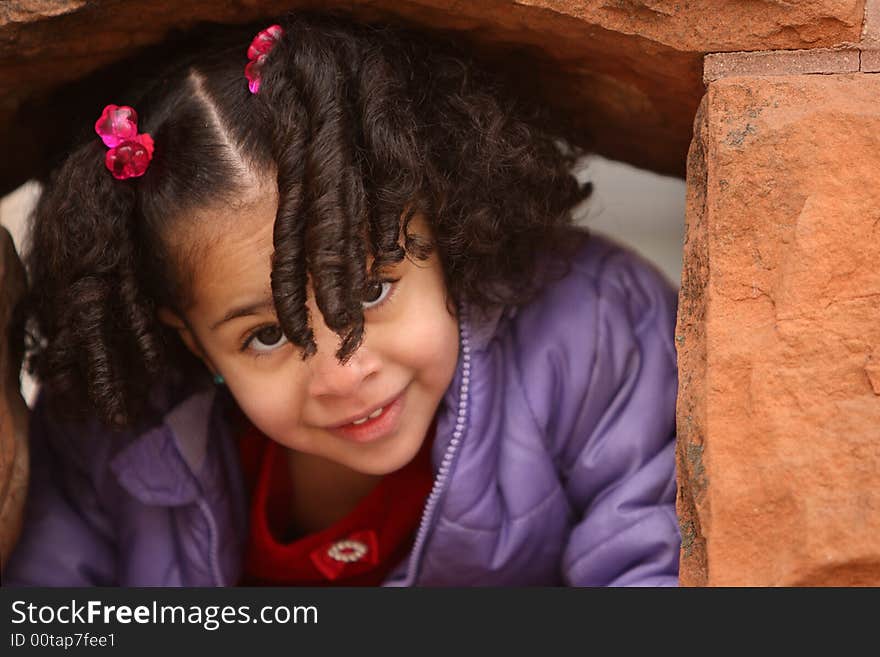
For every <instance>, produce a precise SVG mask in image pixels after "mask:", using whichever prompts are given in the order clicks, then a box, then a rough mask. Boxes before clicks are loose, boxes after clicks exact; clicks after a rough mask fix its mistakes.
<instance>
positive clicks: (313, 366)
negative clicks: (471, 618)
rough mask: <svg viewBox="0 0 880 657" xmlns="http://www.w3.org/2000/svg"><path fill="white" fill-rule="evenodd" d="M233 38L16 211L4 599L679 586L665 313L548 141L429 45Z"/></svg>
mask: <svg viewBox="0 0 880 657" xmlns="http://www.w3.org/2000/svg"><path fill="white" fill-rule="evenodd" d="M228 32H229V30H223V31H221V33H220V36H219V37H218V38H217V39H215V40H205V39H200V40H199V42H198V45H199V50H198V52H197V53H195V54H193V55H192V56H186V57H184V56H183V55H181V57H180V58H179V59H178V61H177V62H176V63H175V65H173V66H171V67H170V68H169V69H167V70H163V71H159V72H156V73H155V79H154V80H152V81H151V83H150V84H142V85H140V86H141V88H140V89H137V90H135V91H134V92H132V94H131V95H130V96H129V97H126V98H125V100H124V102H125V103H126V104H125V105H108V106H107V107H106V108H104V111H103V113H101V116H100V118H98V121H97V123H96V124H95V132H96V133H97V135H96V134H95V133H94V132H93V133H92V134H91V135H90V136H87V137H85V138H84V139H83V140H82V142H81V143H80V144H79V145H78V146H77V147H76V148H74V149H72V150H71V151H70V153H69V156H68V157H67V159H66V161H65V162H64V163H63V165H62V166H61V167H60V169H59V170H58V171H57V172H56V173H55V175H54V177H53V179H52V180H51V181H49V183H48V185H47V187H46V189H45V191H44V193H43V196H42V198H41V200H40V203H39V206H38V208H37V210H36V213H35V216H34V222H33V226H32V234H31V239H30V243H29V250H28V254H27V258H26V264H27V268H28V272H29V277H30V284H31V289H32V294H31V296H30V298H29V302H28V310H29V312H30V318H31V320H32V321H31V332H32V333H33V334H34V335H35V336H36V337H37V339H36V340H34V341H33V343H32V344H31V345H30V347H29V363H30V368H31V371H32V372H33V373H34V374H35V375H36V376H37V377H38V379H39V380H40V382H41V384H42V388H41V393H40V396H39V398H38V400H37V402H36V405H35V408H34V409H33V415H32V418H31V432H30V433H31V452H32V459H33V461H32V466H31V468H32V471H31V485H30V489H29V498H28V502H27V509H26V517H25V522H24V529H23V532H22V535H21V538H20V541H19V543H18V545H17V548H16V550H15V552H14V554H13V555H12V558H11V560H10V563H9V565H8V568H7V570H6V572H5V573H4V580H5V583H6V584H7V585H24V584H28V585H51V586H76V585H123V586H153V585H156V586H213V585H217V586H231V585H242V584H243V585H255V584H270V585H321V584H341V585H376V584H386V585H401V586H405V585H483V586H499V585H563V584H565V585H661V584H675V583H676V581H677V569H678V551H679V533H678V524H677V521H676V516H675V511H674V499H675V490H676V487H675V473H674V456H673V452H674V436H675V431H674V428H675V427H674V418H675V398H676V362H675V350H674V347H673V341H672V332H673V326H674V322H675V303H676V296H675V292H674V291H673V290H672V289H671V288H670V287H669V285H668V284H667V283H666V282H665V280H664V279H663V278H662V276H661V275H660V274H658V273H657V272H656V270H655V269H654V268H652V267H651V266H649V265H647V264H646V263H645V262H643V261H642V260H640V259H639V258H637V257H636V256H634V255H633V254H632V253H630V252H628V251H626V250H624V249H622V248H620V247H618V246H615V245H613V244H611V243H610V242H608V241H605V240H602V239H599V238H597V237H593V236H588V235H586V234H585V233H584V232H579V231H576V230H574V229H572V228H571V227H570V223H571V213H570V209H571V208H572V206H573V205H575V204H576V203H577V202H578V201H580V200H582V199H584V198H585V197H586V196H587V195H588V194H589V188H588V187H582V186H580V185H579V184H578V183H577V181H576V180H575V179H574V177H573V176H572V175H571V174H570V170H571V165H572V163H573V161H574V158H575V156H576V155H577V154H578V153H577V151H575V150H574V149H572V148H570V147H567V146H565V143H566V139H565V138H566V134H564V132H563V131H562V130H561V129H556V130H554V129H552V128H551V126H552V123H551V122H549V121H548V120H546V119H545V118H544V117H543V115H542V113H541V112H540V111H538V110H536V109H530V105H529V104H528V103H526V102H525V101H523V100H522V99H517V97H516V96H515V95H514V94H513V93H510V92H508V91H507V86H505V85H504V84H501V83H500V82H498V81H497V80H496V78H493V77H492V76H490V75H488V74H487V73H485V72H484V71H483V70H482V69H480V68H479V67H478V66H477V65H476V64H474V63H473V62H472V61H471V60H469V59H468V58H467V57H465V56H464V55H462V54H461V53H459V52H458V51H457V50H456V49H455V48H453V47H452V46H451V45H449V44H445V43H441V42H437V41H432V40H431V39H428V38H426V37H425V36H424V35H413V34H409V33H407V32H406V31H394V30H391V29H388V28H381V29H380V28H374V27H367V26H359V25H355V24H349V23H347V22H345V21H344V20H341V19H336V18H331V17H320V16H294V17H291V18H289V19H287V20H286V21H285V22H283V23H282V24H281V25H273V26H271V27H269V28H267V29H264V30H262V31H260V32H259V34H258V35H257V37H256V38H254V37H253V35H254V32H255V31H254V30H249V31H248V32H246V33H245V32H238V31H236V30H233V31H232V32H233V33H232V34H229V33H228ZM252 39H253V41H252ZM249 45H250V47H249ZM116 102H119V101H116ZM96 114H97V112H96Z"/></svg>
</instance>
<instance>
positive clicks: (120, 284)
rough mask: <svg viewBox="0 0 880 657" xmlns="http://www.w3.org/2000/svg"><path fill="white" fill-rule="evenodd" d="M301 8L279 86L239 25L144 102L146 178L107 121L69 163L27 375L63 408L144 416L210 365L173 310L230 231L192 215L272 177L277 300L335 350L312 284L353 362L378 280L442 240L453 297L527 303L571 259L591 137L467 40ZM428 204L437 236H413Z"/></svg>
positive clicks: (109, 418)
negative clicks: (543, 268) (583, 141)
mask: <svg viewBox="0 0 880 657" xmlns="http://www.w3.org/2000/svg"><path fill="white" fill-rule="evenodd" d="M281 22H282V25H283V28H284V35H283V37H282V38H281V39H280V41H279V43H278V44H277V46H276V47H275V48H274V49H273V50H272V52H271V54H270V55H269V56H268V58H267V60H266V62H265V65H264V67H263V69H262V87H261V89H260V92H259V93H258V94H255V95H254V94H251V93H250V92H249V91H248V89H247V84H246V81H245V78H244V75H243V66H244V63H245V62H246V60H245V52H246V50H247V47H248V45H249V43H250V40H251V38H252V37H253V35H254V34H255V32H254V29H253V27H252V26H247V27H246V28H242V29H239V28H229V27H222V28H221V27H219V26H218V27H217V28H216V34H215V35H214V36H211V37H210V38H208V37H206V36H202V37H200V40H199V46H200V48H199V49H198V51H197V52H195V51H194V52H192V53H190V54H188V55H183V54H182V55H180V56H179V57H177V58H176V61H175V62H174V63H173V64H172V65H170V66H168V67H167V68H165V69H164V70H162V71H160V72H158V73H157V74H156V75H155V76H154V79H153V80H152V81H151V82H150V83H149V84H141V85H140V88H139V89H136V90H134V91H132V92H131V93H130V95H128V96H127V97H126V98H130V99H131V102H130V103H128V104H132V105H133V106H134V107H135V108H136V109H137V111H138V114H139V116H140V124H139V130H140V132H146V133H149V134H150V135H152V137H153V139H154V141H155V144H156V147H155V155H154V157H153V160H152V161H151V163H150V165H149V168H148V170H147V172H146V174H145V175H143V176H142V177H140V178H134V179H130V180H125V181H119V180H116V179H114V178H113V177H112V176H111V175H110V173H109V172H108V171H107V169H106V168H105V166H104V156H105V152H106V148H105V147H104V146H103V144H102V143H101V141H100V140H99V139H98V138H96V137H95V136H94V135H91V136H87V137H84V138H83V140H82V142H81V143H80V144H79V145H78V146H77V147H76V148H74V149H72V150H71V152H70V155H69V156H68V157H67V159H66V161H64V162H63V164H62V165H61V166H60V167H59V168H58V169H56V171H54V172H53V174H52V176H51V178H50V180H49V182H48V184H47V185H46V187H45V190H44V192H43V194H42V196H41V198H40V200H39V203H38V206H37V208H36V210H35V214H34V217H33V222H32V227H31V233H30V235H29V241H28V248H27V250H26V254H25V263H26V268H27V271H28V275H29V280H30V286H31V292H30V294H29V297H28V300H27V303H26V309H27V315H28V318H29V334H30V335H31V340H30V341H29V344H28V358H27V363H28V370H29V372H30V373H31V374H33V375H35V376H36V377H37V379H38V380H39V381H40V382H41V384H42V385H43V386H44V387H46V388H48V389H49V390H50V391H51V395H50V398H51V404H52V406H53V407H54V412H56V413H58V414H60V415H62V416H64V417H66V418H68V419H80V420H81V419H87V418H88V417H96V418H98V419H99V420H100V421H101V422H102V423H103V424H105V425H106V426H108V427H112V428H116V429H125V428H131V427H133V426H134V425H136V424H137V423H138V422H141V421H142V420H143V419H144V418H145V417H146V416H147V415H148V411H149V408H150V407H149V399H150V394H151V391H152V390H154V389H155V387H156V386H157V385H158V384H161V383H162V382H163V381H169V380H171V379H174V380H185V379H187V378H191V377H199V376H201V377H202V378H204V377H205V374H206V373H207V370H206V368H205V367H204V366H203V365H202V364H201V363H200V362H198V361H196V359H195V358H194V357H193V356H192V355H191V354H189V352H188V351H187V350H186V349H185V348H184V346H183V344H182V342H181V341H180V339H179V338H178V336H177V334H176V333H175V331H174V330H173V329H170V328H169V327H167V326H166V325H164V324H162V323H161V322H159V321H158V318H157V316H156V310H157V308H159V307H163V306H164V307H168V308H170V309H174V310H175V311H176V312H178V313H179V314H180V316H182V315H183V313H182V312H181V311H182V310H185V309H186V308H187V307H189V305H190V304H191V303H192V280H193V269H192V267H193V265H192V263H193V262H196V261H197V260H198V258H196V257H195V256H194V251H195V250H196V247H195V246H193V243H194V242H193V240H187V239H182V237H183V236H191V235H194V236H197V238H198V236H203V235H204V236H213V239H216V238H217V236H218V232H222V227H219V226H201V225H192V222H193V221H195V220H194V219H192V218H191V217H192V215H193V214H194V213H192V212H189V211H191V210H194V209H197V208H200V207H210V206H211V205H212V204H217V203H228V202H234V201H235V200H236V199H237V198H239V197H240V196H241V195H242V193H243V192H244V191H245V187H246V186H247V185H248V184H252V183H253V180H254V175H255V174H259V173H260V172H263V173H266V172H270V173H271V174H272V175H274V176H276V177H277V185H278V194H279V197H278V210H277V215H276V219H275V225H274V234H273V243H274V249H275V250H274V255H273V261H272V277H271V286H272V294H273V297H274V303H275V307H276V310H277V314H278V318H279V323H280V324H281V328H282V330H283V331H284V333H285V335H286V336H287V337H288V338H289V339H290V341H291V342H293V343H294V344H296V345H298V346H299V347H301V349H302V354H303V357H304V358H307V357H309V356H310V355H311V354H313V353H314V351H315V349H316V346H315V340H314V336H313V333H312V329H311V327H310V322H309V317H308V312H307V308H306V298H307V292H306V284H307V280H308V278H309V277H310V278H311V280H312V281H313V288H314V295H315V299H316V302H317V306H318V308H319V309H320V311H321V313H322V315H323V317H324V320H325V322H326V324H327V326H328V327H330V328H331V329H332V330H333V331H335V332H336V333H337V334H338V335H339V336H340V347H339V350H338V352H337V358H339V359H340V360H341V361H344V360H345V359H347V358H349V357H350V356H351V355H352V354H353V352H354V351H355V350H356V349H357V348H358V345H359V344H360V342H361V340H362V337H363V332H364V318H363V311H362V299H363V293H364V290H365V289H366V288H367V286H368V284H369V282H370V280H371V277H372V276H373V275H375V274H376V273H377V272H378V271H379V270H381V269H382V268H383V267H386V266H389V265H391V264H394V263H398V262H400V261H401V260H402V259H403V258H404V257H406V256H407V255H410V256H413V257H416V258H421V259H424V258H426V257H428V255H429V254H430V253H431V252H432V250H434V249H436V250H437V252H438V255H439V257H440V260H441V263H442V266H443V271H444V276H445V283H446V287H447V291H448V296H449V299H450V303H452V304H457V303H460V302H465V303H468V304H471V305H473V306H475V307H477V308H480V309H484V310H486V309H489V308H492V307H497V306H499V305H502V306H504V305H519V304H522V303H525V302H526V301H528V300H529V299H530V298H532V297H533V295H534V294H535V293H536V292H537V290H538V289H539V288H540V285H541V283H542V280H541V276H538V275H537V273H538V271H539V256H540V255H541V254H544V253H548V252H549V253H557V254H560V255H564V254H565V249H566V245H567V244H570V242H571V240H570V239H568V238H567V237H566V231H567V230H568V229H569V228H570V225H571V208H572V207H573V206H574V205H576V204H577V203H578V202H580V201H581V200H583V199H585V198H586V197H587V196H589V194H590V186H589V185H582V184H579V183H578V181H577V180H576V179H575V177H574V176H573V175H572V173H571V169H572V165H573V164H574V161H575V159H576V158H577V157H578V156H579V155H580V154H581V153H582V149H580V148H577V147H575V146H573V145H572V140H570V139H568V138H567V135H566V134H565V132H564V129H563V127H562V126H563V124H561V123H558V122H556V123H554V121H553V119H552V117H549V116H548V115H547V114H546V111H545V109H544V108H542V107H540V106H538V105H537V103H535V102H533V101H531V100H529V99H528V98H525V97H523V96H522V95H521V94H518V93H515V92H513V91H512V87H511V85H510V84H509V83H508V81H506V80H505V79H504V77H503V76H501V75H498V74H496V73H493V72H491V71H490V69H489V67H485V66H481V65H479V64H478V63H477V61H476V60H475V59H474V58H473V57H472V56H471V55H469V54H467V53H468V51H467V50H466V49H462V48H461V47H460V46H458V45H456V44H455V42H454V41H452V40H451V39H449V38H444V37H439V36H436V35H435V36H433V37H430V38H429V37H428V36H427V35H425V34H422V33H418V32H413V31H410V30H409V29H407V28H399V27H397V28H392V27H389V26H387V25H384V26H374V25H372V26H371V25H367V24H358V23H354V22H350V21H348V20H346V19H344V18H340V17H336V16H329V15H314V14H293V15H291V16H288V17H286V18H285V19H284V20H283V21H281ZM416 213H420V214H423V215H424V216H425V217H427V218H428V220H429V223H430V227H431V234H432V239H431V242H430V243H427V242H426V241H425V240H421V239H419V237H418V236H416V235H411V234H410V233H409V231H408V229H407V226H408V224H409V221H410V219H411V218H412V217H413V216H414V215H415V214H416ZM188 217H189V218H188ZM401 217H403V221H401ZM187 221H189V222H190V223H189V224H187V223H186V222H187ZM195 241H196V242H198V239H196V240H195ZM401 241H402V242H403V247H401V245H400V243H401ZM182 244H189V245H190V246H189V250H188V251H186V250H184V248H183V247H182V246H181V245H182ZM368 257H372V258H373V264H372V266H371V268H370V271H367V270H366V262H367V258H368ZM562 259H564V258H562Z"/></svg>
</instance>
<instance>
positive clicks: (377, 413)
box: [350, 406, 385, 426]
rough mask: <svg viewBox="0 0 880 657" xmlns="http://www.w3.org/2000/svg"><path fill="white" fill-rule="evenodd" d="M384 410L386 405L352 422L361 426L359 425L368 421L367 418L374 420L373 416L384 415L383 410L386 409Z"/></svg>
mask: <svg viewBox="0 0 880 657" xmlns="http://www.w3.org/2000/svg"><path fill="white" fill-rule="evenodd" d="M384 410H385V407H384V406H380V407H379V408H377V409H376V410H375V411H373V412H372V413H370V414H369V415H368V416H367V417H362V418H361V419H360V420H355V421H354V422H351V423H350V424H353V425H354V426H359V425H361V424H363V423H364V422H366V421H367V420H372V419H373V418H377V417H379V416H380V415H382V411H384Z"/></svg>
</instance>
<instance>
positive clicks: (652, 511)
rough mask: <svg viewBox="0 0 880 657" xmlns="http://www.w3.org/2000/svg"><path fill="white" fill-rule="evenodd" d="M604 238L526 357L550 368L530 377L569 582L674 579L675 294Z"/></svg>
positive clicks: (563, 289) (561, 293)
mask: <svg viewBox="0 0 880 657" xmlns="http://www.w3.org/2000/svg"><path fill="white" fill-rule="evenodd" d="M598 244H599V246H595V245H594V246H593V247H591V250H590V253H589V259H586V258H585V259H584V260H583V261H582V262H581V263H580V264H578V265H576V271H575V272H574V274H573V275H570V276H568V277H567V278H566V280H565V281H564V283H563V284H560V285H557V286H555V287H554V289H553V292H552V293H551V296H552V297H553V298H552V299H551V300H550V303H551V304H552V306H551V308H545V312H544V313H543V315H544V319H542V320H538V321H543V322H545V329H546V330H545V332H544V335H547V334H552V339H550V340H548V341H547V343H546V344H547V346H545V347H544V348H543V353H542V354H541V360H542V363H541V365H543V367H540V368H534V367H533V368H530V370H531V371H532V372H535V371H543V372H545V373H546V374H545V375H544V376H543V377H533V380H532V383H531V386H528V387H530V388H531V390H532V391H533V394H532V395H531V397H532V399H535V398H536V397H537V398H540V399H542V400H543V404H542V406H541V407H542V408H546V409H548V410H546V411H544V413H545V416H544V417H543V418H540V417H537V418H536V419H538V421H539V422H542V423H543V424H544V426H545V429H546V431H547V434H546V435H547V437H548V440H549V441H550V443H551V444H550V445H549V449H550V450H551V452H552V454H553V456H554V461H555V462H556V464H557V467H558V470H559V476H560V480H561V482H562V485H563V487H564V489H565V492H566V494H567V496H568V499H569V503H570V504H571V507H572V509H573V512H574V514H575V517H574V526H573V528H572V531H571V533H570V535H569V539H568V542H567V544H566V546H565V549H564V552H563V556H562V563H561V573H562V576H563V578H564V580H565V582H566V583H567V584H568V585H572V586H663V585H669V586H675V585H677V583H678V557H679V546H680V534H679V528H678V521H677V517H676V514H675V494H676V479H675V403H676V394H677V368H676V356H675V348H674V342H673V333H674V327H675V314H676V301H677V296H676V293H675V290H674V289H673V288H672V287H671V286H670V284H669V283H668V282H667V281H666V280H665V279H664V278H663V277H662V275H661V274H660V273H659V272H657V271H656V270H655V269H654V268H653V266H651V265H649V264H647V263H646V262H644V261H642V260H641V259H640V258H638V257H637V256H635V255H633V254H631V253H629V252H628V251H625V250H622V249H619V248H618V247H612V246H610V245H608V244H607V243H604V242H602V241H599V242H598ZM603 244H604V246H602V245H603ZM597 261H598V264H597ZM587 262H589V263H590V264H586V263H587ZM552 308H555V309H557V310H558V309H559V308H564V311H563V312H562V315H563V317H564V321H560V319H561V318H560V317H559V314H558V312H557V311H553V310H552ZM554 316H555V317H556V320H555V321H553V322H552V323H551V322H549V320H548V319H547V318H548V317H554ZM542 378H543V379H544V380H543V381H541V380H540V379H542ZM538 386H540V388H539V387H538ZM528 387H527V388H528ZM530 403H531V404H532V405H533V409H534V408H535V405H534V402H533V401H530ZM533 412H534V410H533Z"/></svg>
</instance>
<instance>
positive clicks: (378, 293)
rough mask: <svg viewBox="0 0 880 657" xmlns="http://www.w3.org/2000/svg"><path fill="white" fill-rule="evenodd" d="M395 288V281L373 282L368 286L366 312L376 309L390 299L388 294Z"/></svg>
mask: <svg viewBox="0 0 880 657" xmlns="http://www.w3.org/2000/svg"><path fill="white" fill-rule="evenodd" d="M393 287H394V281H373V282H371V283H368V284H367V287H366V289H365V290H364V297H363V306H364V310H368V309H370V308H374V307H376V306H378V305H379V304H380V303H382V302H383V301H385V299H386V298H388V293H389V292H390V291H391V288H393Z"/></svg>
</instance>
